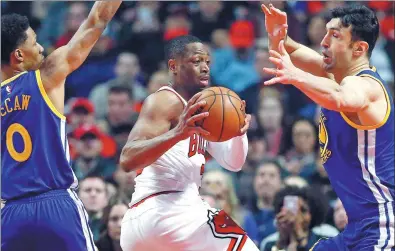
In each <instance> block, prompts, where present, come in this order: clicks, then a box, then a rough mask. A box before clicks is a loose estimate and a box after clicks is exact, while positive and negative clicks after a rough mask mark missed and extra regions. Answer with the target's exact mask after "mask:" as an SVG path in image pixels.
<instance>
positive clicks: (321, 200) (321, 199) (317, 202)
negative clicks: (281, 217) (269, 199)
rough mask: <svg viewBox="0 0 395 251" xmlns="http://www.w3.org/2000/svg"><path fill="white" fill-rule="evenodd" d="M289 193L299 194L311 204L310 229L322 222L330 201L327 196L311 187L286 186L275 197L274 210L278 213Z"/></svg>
mask: <svg viewBox="0 0 395 251" xmlns="http://www.w3.org/2000/svg"><path fill="white" fill-rule="evenodd" d="M287 195H293V196H297V197H299V198H302V199H303V200H304V201H306V203H307V204H308V205H309V208H310V214H311V222H310V229H311V228H313V227H315V226H318V225H320V224H322V223H323V222H324V221H325V219H326V215H327V213H328V208H329V206H328V203H327V201H326V197H325V196H323V195H322V194H321V193H320V192H318V191H315V190H313V189H312V188H310V187H302V188H300V187H297V186H285V187H284V188H283V189H281V190H280V191H279V192H278V193H277V194H276V196H275V197H274V202H273V204H274V212H275V213H276V214H278V213H279V212H280V211H281V208H282V207H283V203H284V197H285V196H287Z"/></svg>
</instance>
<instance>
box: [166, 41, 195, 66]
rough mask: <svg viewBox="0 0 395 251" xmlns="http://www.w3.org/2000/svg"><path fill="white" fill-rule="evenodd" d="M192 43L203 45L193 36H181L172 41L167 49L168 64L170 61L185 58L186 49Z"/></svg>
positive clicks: (167, 45)
mask: <svg viewBox="0 0 395 251" xmlns="http://www.w3.org/2000/svg"><path fill="white" fill-rule="evenodd" d="M191 43H202V41H201V40H200V39H199V38H197V37H195V36H192V35H185V36H179V37H176V38H174V39H172V40H170V41H169V42H168V43H167V44H166V47H165V58H166V63H167V62H168V61H169V60H170V59H174V58H176V57H180V56H183V55H184V53H185V47H186V46H187V45H188V44H191Z"/></svg>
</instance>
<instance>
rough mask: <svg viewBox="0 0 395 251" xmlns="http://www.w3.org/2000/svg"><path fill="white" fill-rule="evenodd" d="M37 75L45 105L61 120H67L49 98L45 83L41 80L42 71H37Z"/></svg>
mask: <svg viewBox="0 0 395 251" xmlns="http://www.w3.org/2000/svg"><path fill="white" fill-rule="evenodd" d="M35 74H36V80H37V85H38V89H39V90H40V93H41V96H42V98H43V99H44V101H45V103H46V104H47V105H48V107H49V109H51V111H52V112H53V113H54V114H55V115H56V116H57V117H59V118H60V119H61V120H66V117H65V116H64V115H63V114H62V113H61V112H59V111H58V110H57V109H56V108H55V106H54V105H53V103H52V101H51V99H50V98H49V97H48V94H47V92H46V91H45V88H44V85H43V82H42V80H41V73H40V70H36V71H35Z"/></svg>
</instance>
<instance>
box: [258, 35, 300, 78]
mask: <svg viewBox="0 0 395 251" xmlns="http://www.w3.org/2000/svg"><path fill="white" fill-rule="evenodd" d="M279 51H280V52H277V51H274V50H270V51H269V54H270V57H269V60H270V62H272V63H273V64H274V65H275V66H276V68H263V71H264V72H265V73H267V74H271V75H275V77H274V78H272V79H270V80H268V81H265V85H273V84H277V83H281V84H292V83H293V81H295V80H296V79H297V74H298V72H299V71H300V70H299V69H298V68H296V67H295V66H294V64H293V63H292V61H291V57H290V56H289V54H288V52H287V51H286V50H285V47H284V40H281V41H280V44H279Z"/></svg>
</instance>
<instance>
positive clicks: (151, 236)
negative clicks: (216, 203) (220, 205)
mask: <svg viewBox="0 0 395 251" xmlns="http://www.w3.org/2000/svg"><path fill="white" fill-rule="evenodd" d="M187 196H188V195H187V194H185V193H183V192H179V193H171V194H161V195H157V196H154V197H151V198H149V199H147V200H145V201H144V202H142V203H141V204H139V205H137V206H135V207H133V208H131V209H129V210H128V211H127V212H126V214H125V216H124V218H123V221H122V228H121V247H122V250H123V251H155V250H158V251H167V250H169V251H170V250H171V251H176V250H182V251H217V250H218V251H240V250H243V251H246V250H248V251H259V249H258V248H257V247H256V246H255V244H254V242H253V241H252V240H251V239H250V238H248V236H247V235H246V233H245V231H244V230H243V229H242V228H241V227H239V226H238V225H237V224H236V223H235V222H234V221H233V220H232V219H231V218H230V217H229V216H228V215H227V214H226V213H225V212H224V211H223V210H221V211H218V210H216V209H213V208H210V206H208V204H207V203H205V202H203V201H202V199H201V198H200V197H199V196H194V197H196V198H193V199H191V198H190V196H189V198H187Z"/></svg>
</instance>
